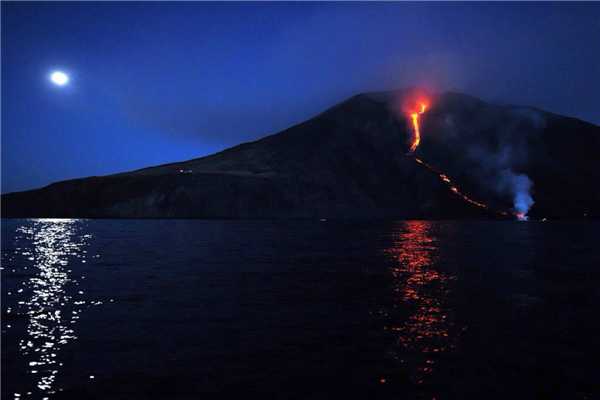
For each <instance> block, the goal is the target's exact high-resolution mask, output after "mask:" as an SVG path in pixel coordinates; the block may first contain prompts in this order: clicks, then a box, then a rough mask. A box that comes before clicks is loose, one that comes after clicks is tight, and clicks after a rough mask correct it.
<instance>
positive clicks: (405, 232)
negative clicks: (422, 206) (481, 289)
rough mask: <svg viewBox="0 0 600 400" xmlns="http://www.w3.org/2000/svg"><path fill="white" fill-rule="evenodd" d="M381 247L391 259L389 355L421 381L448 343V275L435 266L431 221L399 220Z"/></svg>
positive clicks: (435, 242)
mask: <svg viewBox="0 0 600 400" xmlns="http://www.w3.org/2000/svg"><path fill="white" fill-rule="evenodd" d="M385 252H386V253H387V254H388V255H390V256H391V257H392V258H393V259H394V260H395V261H396V262H395V265H394V267H393V268H392V270H391V276H392V279H393V282H392V283H393V290H394V294H395V295H396V296H395V298H394V303H393V308H394V309H396V311H395V312H392V313H390V314H391V316H392V318H391V320H390V321H389V326H387V327H386V329H387V330H389V331H391V332H393V334H394V335H396V347H395V348H394V349H393V350H392V352H393V356H394V358H396V359H397V360H399V361H400V362H401V363H402V364H403V365H405V366H406V367H407V368H408V369H409V374H410V377H411V380H412V381H413V382H414V383H417V384H421V383H424V382H425V379H426V378H427V377H428V376H429V375H430V374H431V373H432V372H433V371H434V368H435V365H436V360H437V359H439V356H440V355H441V354H442V353H445V352H448V351H449V350H451V349H452V348H453V347H454V340H453V338H452V334H451V328H452V322H451V319H450V318H449V307H448V304H447V298H448V293H449V290H450V283H451V281H452V280H453V279H454V277H453V276H451V275H450V274H448V273H446V272H442V271H440V270H439V269H437V268H436V266H437V263H438V261H439V260H438V256H439V254H438V252H439V248H438V245H437V239H436V238H435V236H434V234H433V232H432V223H431V222H428V221H408V222H404V223H402V225H400V226H399V227H398V230H397V232H396V233H395V234H394V236H393V242H392V246H391V247H390V248H388V249H386V251H385ZM395 316H397V318H396V317H395Z"/></svg>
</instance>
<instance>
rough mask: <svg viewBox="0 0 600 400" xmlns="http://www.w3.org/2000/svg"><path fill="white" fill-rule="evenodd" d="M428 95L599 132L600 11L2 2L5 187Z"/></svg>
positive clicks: (159, 159) (212, 146)
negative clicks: (456, 96)
mask: <svg viewBox="0 0 600 400" xmlns="http://www.w3.org/2000/svg"><path fill="white" fill-rule="evenodd" d="M53 69H62V70H64V71H67V72H68V73H69V74H70V76H71V82H70V84H69V85H68V86H66V87H57V86H54V85H51V84H50V82H49V81H48V73H49V72H50V71H51V70H53ZM414 85H427V86H428V87H433V88H435V89H438V90H446V89H455V90H459V91H463V92H466V93H469V94H472V95H475V96H478V97H481V98H483V99H485V100H489V101H499V102H508V103H517V104H527V105H534V106H537V107H539V108H542V109H546V110H549V111H553V112H556V113H560V114H566V115H571V116H576V117H579V118H582V119H585V120H588V121H591V122H594V123H596V124H600V3H595V4H594V3H587V4H573V3H562V4H542V3H527V4H519V3H509V4H498V3H493V4H491V3H488V4H475V3H465V4H459V3H441V4H440V3H306V4H301V3H292V4H284V3H255V4H252V3H243V4H236V3H221V4H211V3H178V4H173V3H135V4H127V3H118V2H110V3H100V4H95V3H64V4H61V3H6V2H3V3H2V191H3V192H10V191H16V190H23V189H29V188H34V187H38V186H41V185H46V184H48V183H51V182H53V181H57V180H62V179H68V178H75V177H83V176H89V175H103V174H109V173H113V172H119V171H124V170H129V169H134V168H139V167H144V166H149V165H154V164H159V163H165V162H171V161H179V160H184V159H189V158H194V157H198V156H202V155H206V154H209V153H212V152H214V151H217V150H220V149H223V148H226V147H229V146H232V145H235V144H238V143H239V142H242V141H248V140H252V139H255V138H259V137H261V136H264V135H266V134H270V133H274V132H277V131H279V130H281V129H283V128H286V127H288V126H290V125H292V124H294V123H297V122H300V121H302V120H304V119H307V118H309V117H311V116H313V115H314V114H316V113H318V112H320V111H322V110H323V109H325V108H326V107H328V106H330V105H332V104H333V103H335V102H338V101H340V100H343V99H344V98H346V97H349V96H351V95H353V94H356V93H358V92H364V91H371V90H384V89H393V88H399V87H403V86H414Z"/></svg>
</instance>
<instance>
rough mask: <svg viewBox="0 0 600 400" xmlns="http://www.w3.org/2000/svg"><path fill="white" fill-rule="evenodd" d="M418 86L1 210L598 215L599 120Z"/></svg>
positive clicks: (44, 192)
mask: <svg viewBox="0 0 600 400" xmlns="http://www.w3.org/2000/svg"><path fill="white" fill-rule="evenodd" d="M414 93H415V91H414V90H400V91H391V92H379V93H366V94H359V95H356V96H354V97H351V98H349V99H347V100H346V101H344V102H342V103H340V104H337V105H335V106H333V107H332V108H330V109H328V110H326V111H324V112H323V113H321V114H319V115H317V116H316V117H314V118H312V119H309V120H307V121H305V122H303V123H300V124H298V125H295V126H293V127H290V128H288V129H286V130H284V131H282V132H279V133H277V134H274V135H271V136H267V137H264V138H262V139H260V140H257V141H254V142H250V143H244V144H240V145H238V146H235V147H232V148H229V149H227V150H224V151H222V152H219V153H216V154H213V155H210V156H206V157H201V158H196V159H192V160H188V161H183V162H176V163H172V164H165V165H159V166H155V167H149V168H144V169H140V170H136V171H131V172H124V173H119V174H114V175H108V176H99V177H98V176H94V177H87V178H81V179H74V180H68V181H62V182H57V183H53V184H51V185H49V186H46V187H44V188H41V189H36V190H30V191H25V192H18V193H9V194H5V195H3V196H2V216H3V217H77V218H85V217H89V218H402V219H446V218H448V219H449V218H454V219H457V218H515V217H517V216H519V217H524V216H525V215H526V214H528V215H529V216H530V217H531V218H534V219H543V218H548V219H552V218H554V219H557V218H589V217H598V216H599V215H600V185H599V184H598V183H599V182H600V158H598V156H597V155H598V154H600V127H598V126H596V125H593V124H590V123H587V122H584V121H581V120H578V119H575V118H570V117H565V116H560V115H556V114H552V113H549V112H545V111H542V110H539V109H536V108H533V107H524V106H514V105H498V104H490V103H487V102H484V101H482V100H480V99H477V98H475V97H471V96H468V95H465V94H460V93H455V92H446V93H441V94H435V95H428V96H427V103H424V102H422V101H421V102H420V103H419V104H420V105H419V106H418V107H419V108H418V109H417V110H416V111H413V112H411V113H408V114H407V113H406V112H405V111H404V110H403V109H402V104H405V103H406V102H407V101H409V102H410V101H412V100H413V98H412V97H411V96H413V97H414Z"/></svg>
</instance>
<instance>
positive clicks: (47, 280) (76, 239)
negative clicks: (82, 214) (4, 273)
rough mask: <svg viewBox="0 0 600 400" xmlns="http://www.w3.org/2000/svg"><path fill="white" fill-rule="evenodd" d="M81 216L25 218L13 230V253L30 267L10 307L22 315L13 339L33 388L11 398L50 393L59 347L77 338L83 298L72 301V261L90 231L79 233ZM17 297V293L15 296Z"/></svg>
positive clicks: (57, 367)
mask: <svg viewBox="0 0 600 400" xmlns="http://www.w3.org/2000/svg"><path fill="white" fill-rule="evenodd" d="M80 225H81V221H79V220H74V219H40V220H29V221H27V223H26V224H24V225H22V226H20V227H19V228H18V229H17V235H16V243H15V244H16V246H23V247H16V250H15V251H14V256H13V257H11V258H9V259H8V260H7V261H11V260H14V259H15V258H16V257H26V258H27V260H28V261H30V262H31V264H29V265H30V266H29V267H23V268H24V269H27V268H31V269H33V271H29V273H25V271H23V272H24V274H23V276H24V277H25V279H24V280H23V281H22V282H20V284H19V286H20V288H19V289H18V290H17V294H18V295H19V296H20V298H19V300H18V301H17V302H16V309H15V310H14V311H13V310H10V312H14V313H15V314H16V315H17V316H19V315H20V316H24V317H25V318H26V328H25V331H24V332H25V333H24V336H23V337H22V338H21V339H20V340H19V353H20V354H21V356H22V359H23V361H24V362H25V363H26V365H27V372H28V373H29V374H31V376H32V378H33V382H34V384H35V386H36V388H35V389H34V388H27V391H25V392H23V393H14V396H15V398H20V399H23V398H28V397H29V396H28V395H33V394H34V392H35V391H37V393H35V394H37V395H42V396H44V395H51V394H53V393H55V392H56V390H57V389H56V382H55V381H56V379H57V376H58V374H59V372H60V370H61V367H62V366H63V362H62V361H61V358H60V352H61V349H62V348H63V347H64V346H65V345H67V344H68V343H69V342H71V341H73V340H75V339H77V336H76V332H75V329H74V325H75V323H76V322H77V320H78V319H79V315H80V313H81V311H82V310H81V307H82V305H83V304H85V303H86V301H83V300H78V298H79V297H81V295H83V292H82V291H78V290H77V289H76V286H78V283H77V282H78V281H77V279H75V278H74V274H73V271H72V269H71V268H72V267H73V266H72V265H71V264H73V260H74V259H75V258H79V259H80V262H82V263H84V262H85V258H86V250H85V248H86V246H87V242H88V240H89V238H90V237H91V236H90V235H81V234H79V230H80ZM21 296H22V297H21Z"/></svg>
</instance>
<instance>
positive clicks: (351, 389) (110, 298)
mask: <svg viewBox="0 0 600 400" xmlns="http://www.w3.org/2000/svg"><path fill="white" fill-rule="evenodd" d="M1 268H2V271H1V273H2V365H1V366H2V398H3V399H111V400H112V399H128V400H130V399H200V398H218V399H221V398H243V399H253V398H260V399H335V398H341V399H365V398H368V399H437V400H441V399H482V398H498V399H514V398H523V399H554V398H560V399H597V398H600V379H599V377H600V359H599V358H598V355H599V349H600V322H599V316H600V223H599V222H551V223H550V222H546V223H542V222H527V223H522V222H521V223H520V222H508V221H503V222H501V221H493V222H492V221H485V222H484V221H479V222H474V221H470V222H451V221H448V222H428V221H397V222H339V221H201V220H76V219H73V220H67V219H62V220H53V219H37V220H36V219H28V220H2V267H1Z"/></svg>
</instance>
